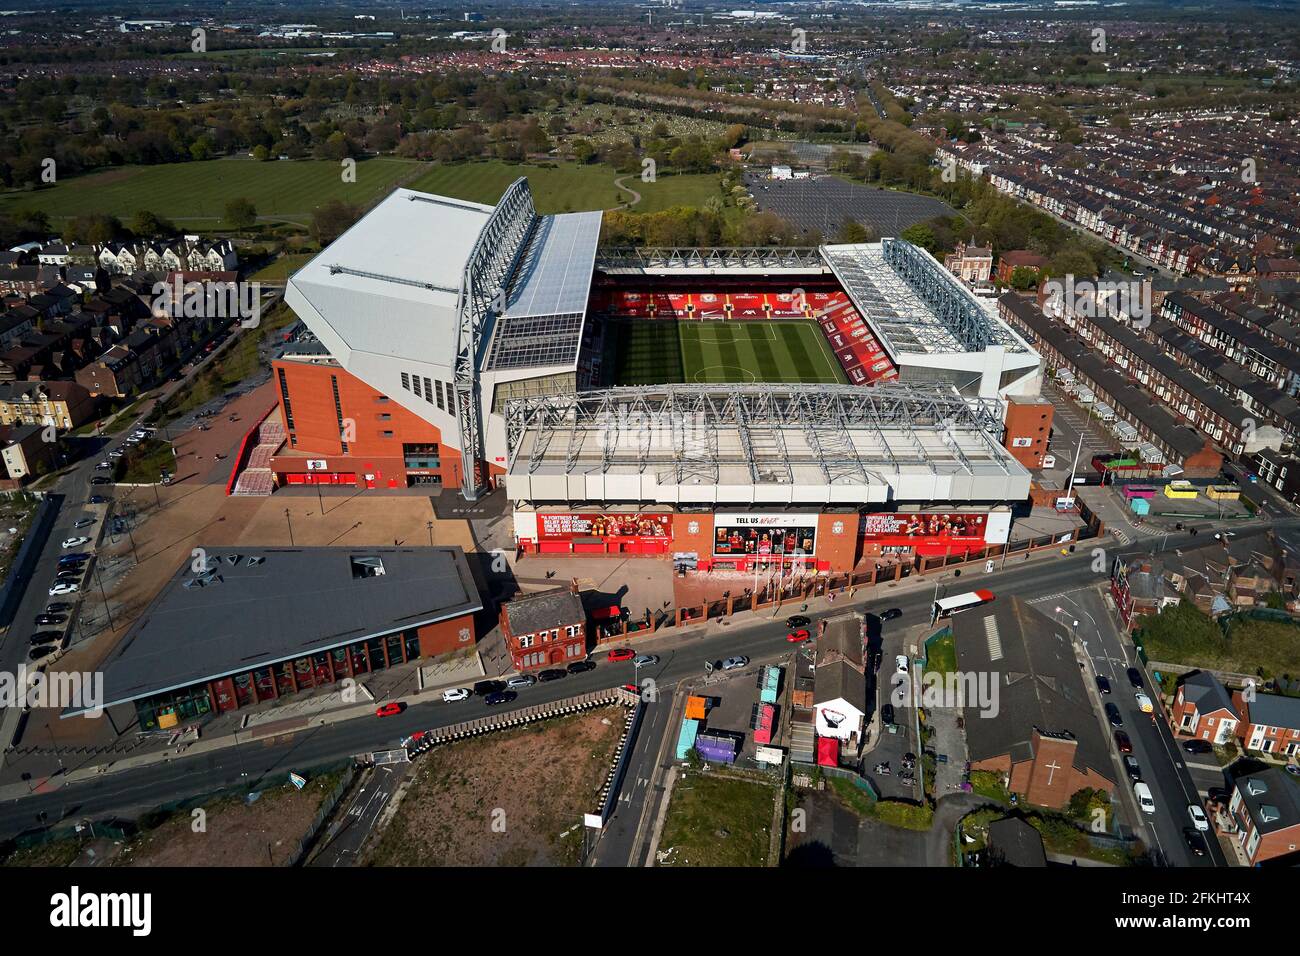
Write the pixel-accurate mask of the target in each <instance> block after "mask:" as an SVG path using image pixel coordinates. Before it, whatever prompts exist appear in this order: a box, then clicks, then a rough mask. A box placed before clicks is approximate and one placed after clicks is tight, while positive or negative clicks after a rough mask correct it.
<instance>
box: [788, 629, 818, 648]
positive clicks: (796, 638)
mask: <svg viewBox="0 0 1300 956" xmlns="http://www.w3.org/2000/svg"><path fill="white" fill-rule="evenodd" d="M810 637H812V635H811V634H809V633H808V631H807V630H806V629H803V628H801V629H800V630H797V631H791V632H790V633H789V634H787V635H786V636H785V639H786V640H787V641H788V642H790V643H791V644H802V643H803V642H804V641H806V640H808V638H810Z"/></svg>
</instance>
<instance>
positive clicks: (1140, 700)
mask: <svg viewBox="0 0 1300 956" xmlns="http://www.w3.org/2000/svg"><path fill="white" fill-rule="evenodd" d="M1133 700H1134V701H1136V702H1137V705H1138V710H1140V711H1142V713H1144V714H1149V713H1151V712H1152V711H1153V710H1155V706H1154V705H1153V704H1152V703H1151V698H1150V697H1148V696H1147V695H1146V694H1144V693H1142V691H1138V692H1136V693H1135V694H1134V695H1133Z"/></svg>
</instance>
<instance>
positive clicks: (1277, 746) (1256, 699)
mask: <svg viewBox="0 0 1300 956" xmlns="http://www.w3.org/2000/svg"><path fill="white" fill-rule="evenodd" d="M1248 690H1249V693H1248V692H1247V691H1246V690H1240V691H1237V692H1236V693H1235V694H1233V701H1234V703H1235V704H1236V706H1237V708H1238V709H1239V710H1240V712H1241V714H1242V719H1241V724H1240V725H1239V727H1238V728H1237V737H1238V739H1240V741H1241V745H1242V746H1243V747H1244V748H1245V749H1247V750H1254V751H1256V752H1258V753H1265V754H1271V755H1273V756H1275V757H1295V756H1300V697H1285V696H1283V695H1281V694H1264V693H1261V692H1259V691H1258V690H1255V689H1254V688H1249V689H1248Z"/></svg>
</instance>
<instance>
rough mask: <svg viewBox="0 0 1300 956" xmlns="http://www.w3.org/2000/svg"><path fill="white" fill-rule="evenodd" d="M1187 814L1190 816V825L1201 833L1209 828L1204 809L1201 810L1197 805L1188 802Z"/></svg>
mask: <svg viewBox="0 0 1300 956" xmlns="http://www.w3.org/2000/svg"><path fill="white" fill-rule="evenodd" d="M1187 815H1188V816H1189V817H1191V818H1192V826H1194V827H1196V829H1198V830H1200V831H1201V832H1202V833H1204V832H1205V831H1206V830H1208V829H1210V820H1209V818H1208V817H1207V816H1206V815H1205V811H1204V810H1202V809H1201V808H1200V806H1199V805H1197V804H1195V803H1189V804H1188V805H1187Z"/></svg>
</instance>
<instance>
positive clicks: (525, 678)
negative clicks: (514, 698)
mask: <svg viewBox="0 0 1300 956" xmlns="http://www.w3.org/2000/svg"><path fill="white" fill-rule="evenodd" d="M536 683H537V678H536V677H534V676H533V675H532V674H516V675H515V676H514V677H512V678H510V679H509V680H508V681H506V686H507V687H510V688H515V687H532V686H533V685H534V684H536Z"/></svg>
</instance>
